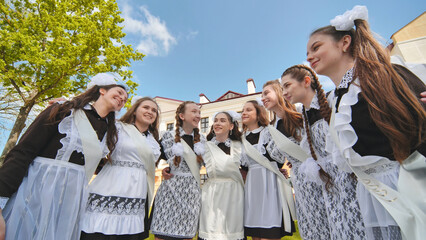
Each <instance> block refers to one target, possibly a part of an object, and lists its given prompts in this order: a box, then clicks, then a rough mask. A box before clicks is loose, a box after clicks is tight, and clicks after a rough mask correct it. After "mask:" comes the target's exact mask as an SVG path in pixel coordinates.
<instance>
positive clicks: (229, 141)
mask: <svg viewBox="0 0 426 240" xmlns="http://www.w3.org/2000/svg"><path fill="white" fill-rule="evenodd" d="M210 141H211V142H213V143H214V144H216V146H217V145H219V143H221V142H220V141H218V140H216V137H213V138H212V140H210ZM223 143H224V144H225V146H227V147H231V139H230V138H227V139H226V140H225V142H223Z"/></svg>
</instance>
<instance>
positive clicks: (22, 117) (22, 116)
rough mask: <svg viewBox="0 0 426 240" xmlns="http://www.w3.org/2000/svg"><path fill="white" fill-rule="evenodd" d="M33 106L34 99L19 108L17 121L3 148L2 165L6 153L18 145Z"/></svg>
mask: <svg viewBox="0 0 426 240" xmlns="http://www.w3.org/2000/svg"><path fill="white" fill-rule="evenodd" d="M33 106H34V101H30V102H28V103H26V104H25V105H24V106H22V107H21V108H20V109H19V114H18V116H17V118H16V121H15V123H14V124H13V128H12V131H10V134H9V138H8V139H7V142H6V145H5V146H4V149H3V153H2V154H1V157H0V166H1V165H2V164H3V161H4V158H5V157H6V154H7V153H8V152H9V151H10V150H11V149H12V148H13V147H14V146H15V145H16V142H17V141H18V138H19V135H21V132H22V129H24V127H25V121H26V120H27V118H28V115H29V113H30V111H31V109H32V108H33Z"/></svg>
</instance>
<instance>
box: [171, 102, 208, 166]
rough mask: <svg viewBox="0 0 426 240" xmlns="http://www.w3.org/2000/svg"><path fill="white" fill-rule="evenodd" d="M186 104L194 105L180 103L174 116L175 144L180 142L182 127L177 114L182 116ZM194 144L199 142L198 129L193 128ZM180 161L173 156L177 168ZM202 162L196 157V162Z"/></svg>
mask: <svg viewBox="0 0 426 240" xmlns="http://www.w3.org/2000/svg"><path fill="white" fill-rule="evenodd" d="M188 104H196V103H195V102H193V101H185V102H183V103H181V104H180V105H179V106H178V108H177V109H176V116H175V120H176V125H175V126H176V127H175V143H178V142H180V139H181V138H180V128H181V127H182V126H183V120H182V119H181V118H180V117H179V114H181V113H182V114H183V113H185V110H186V105H188ZM193 131H194V144H195V143H198V142H200V129H198V128H194V130H193ZM180 161H181V157H180V156H175V159H174V160H173V163H174V164H175V165H176V166H179V164H180ZM202 161H203V158H202V157H201V155H197V162H198V163H201V162H202Z"/></svg>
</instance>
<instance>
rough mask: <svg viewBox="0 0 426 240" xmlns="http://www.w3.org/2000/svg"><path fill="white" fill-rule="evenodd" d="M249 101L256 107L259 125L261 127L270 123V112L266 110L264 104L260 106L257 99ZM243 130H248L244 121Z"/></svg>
mask: <svg viewBox="0 0 426 240" xmlns="http://www.w3.org/2000/svg"><path fill="white" fill-rule="evenodd" d="M247 103H252V104H253V106H254V108H255V109H256V116H257V125H259V127H262V126H263V127H266V126H268V124H269V120H268V113H267V112H266V110H265V108H264V107H263V106H260V105H259V103H257V101H256V100H250V101H247V102H246V104H247ZM243 130H244V131H246V130H247V126H246V125H245V124H244V123H243Z"/></svg>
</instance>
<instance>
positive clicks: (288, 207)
mask: <svg viewBox="0 0 426 240" xmlns="http://www.w3.org/2000/svg"><path fill="white" fill-rule="evenodd" d="M242 142H243V146H244V149H245V151H246V153H247V155H248V156H250V157H251V158H252V159H254V160H255V161H256V162H258V163H259V165H261V166H262V167H264V168H266V169H267V170H269V171H271V172H273V173H274V174H275V175H276V181H277V185H278V195H279V201H280V203H281V207H282V214H283V215H282V217H283V221H284V230H285V231H286V232H291V217H293V219H296V210H295V204H294V198H293V193H292V190H291V186H290V182H289V181H288V179H286V178H285V177H284V176H283V174H282V173H281V172H280V171H279V169H278V166H277V164H273V163H271V162H270V161H269V160H268V159H267V158H266V157H265V156H263V155H262V154H261V153H260V152H259V151H258V150H257V149H255V148H254V146H253V145H251V144H250V143H249V142H248V141H247V140H246V139H245V137H243V139H242ZM251 168H252V167H251ZM249 174H250V171H249ZM290 214H291V215H290ZM278 227H280V226H278Z"/></svg>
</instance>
